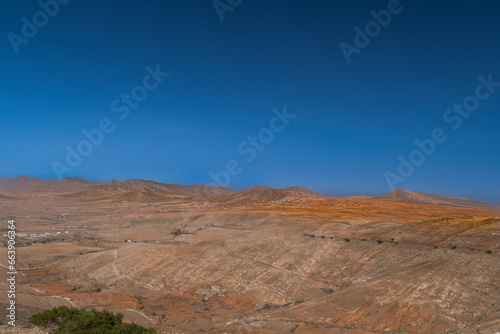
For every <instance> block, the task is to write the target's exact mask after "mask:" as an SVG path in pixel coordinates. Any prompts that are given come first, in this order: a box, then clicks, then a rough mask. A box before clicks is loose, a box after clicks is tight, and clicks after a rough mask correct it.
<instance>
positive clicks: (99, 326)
mask: <svg viewBox="0 0 500 334" xmlns="http://www.w3.org/2000/svg"><path fill="white" fill-rule="evenodd" d="M122 320H123V314H117V315H115V314H113V313H112V312H110V311H107V310H104V311H96V310H90V311H87V310H84V309H77V308H68V307H66V306H60V307H56V308H53V309H51V310H46V311H43V312H40V313H37V314H35V315H33V316H31V317H30V319H29V321H30V322H31V323H32V324H33V325H35V326H39V327H42V328H46V329H49V330H50V331H51V333H53V334H70V333H71V334H97V333H99V334H154V333H156V331H155V330H154V329H146V328H144V327H141V326H139V325H137V324H134V323H132V324H124V323H123V322H122Z"/></svg>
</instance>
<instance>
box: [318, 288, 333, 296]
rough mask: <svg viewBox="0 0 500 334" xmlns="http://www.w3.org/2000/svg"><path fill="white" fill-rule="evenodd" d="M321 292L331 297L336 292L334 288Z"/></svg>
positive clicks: (324, 289) (323, 289)
mask: <svg viewBox="0 0 500 334" xmlns="http://www.w3.org/2000/svg"><path fill="white" fill-rule="evenodd" d="M321 290H322V291H323V292H324V293H326V294H327V295H331V294H332V293H334V292H335V290H333V289H332V288H321Z"/></svg>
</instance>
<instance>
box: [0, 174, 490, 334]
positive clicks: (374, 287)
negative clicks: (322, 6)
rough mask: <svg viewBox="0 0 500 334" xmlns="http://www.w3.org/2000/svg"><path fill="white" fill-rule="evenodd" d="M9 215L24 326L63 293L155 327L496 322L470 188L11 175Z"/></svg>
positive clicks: (451, 327)
mask: <svg viewBox="0 0 500 334" xmlns="http://www.w3.org/2000/svg"><path fill="white" fill-rule="evenodd" d="M0 217H1V218H2V219H1V224H3V226H1V227H2V231H3V232H2V234H1V235H2V240H1V242H2V248H1V251H0V265H1V266H2V267H4V268H2V279H1V281H0V287H1V289H2V291H3V294H2V296H3V297H2V298H0V308H1V309H2V310H3V311H2V319H1V324H3V325H6V323H7V320H8V319H7V318H6V317H5V314H4V313H5V310H6V307H7V302H8V301H7V298H6V294H5V292H6V291H8V289H9V288H8V283H7V281H6V279H5V277H6V276H7V274H6V272H7V268H6V265H7V248H6V246H7V237H6V228H7V224H8V223H7V222H8V220H11V219H14V220H15V221H16V232H17V235H16V269H17V271H18V274H17V286H16V310H17V326H19V327H23V326H24V327H29V324H28V322H27V319H28V318H29V316H30V315H32V314H35V313H37V312H40V311H42V310H45V309H49V308H52V307H56V306H61V305H65V306H69V307H78V308H85V309H98V310H101V309H108V310H111V311H113V312H119V313H123V314H124V315H125V320H126V321H128V322H132V321H133V322H135V323H138V324H140V325H142V326H145V327H151V328H155V329H156V330H157V331H158V333H201V332H205V333H262V334H264V333H296V334H302V333H313V334H315V333H318V334H319V333H346V334H347V333H348V334H365V333H386V334H390V333H393V334H394V333H399V334H403V333H404V334H410V333H412V334H413V333H428V334H435V333H459V334H468V333H471V334H472V333H483V334H493V333H496V332H500V290H499V288H500V256H499V254H500V218H499V217H500V213H499V210H498V208H494V207H489V206H486V205H483V204H481V203H479V202H475V201H472V200H463V199H458V198H451V197H443V196H438V195H433V194H432V195H431V194H425V193H420V192H409V191H405V190H403V189H398V190H396V191H395V192H392V193H390V194H388V195H384V196H379V197H366V196H354V197H327V196H322V195H320V194H317V193H315V192H313V191H311V190H309V189H307V188H304V187H290V188H285V189H272V188H267V187H261V186H256V187H254V188H250V189H244V190H239V191H231V190H229V189H227V188H223V187H211V186H203V185H199V184H196V185H191V186H182V185H173V184H162V183H158V182H153V181H144V180H127V181H123V182H120V181H117V180H112V181H110V182H107V183H90V182H87V181H85V180H82V179H80V178H66V179H63V180H57V181H42V180H38V179H33V178H29V177H18V178H14V179H1V180H0ZM3 328H6V327H3Z"/></svg>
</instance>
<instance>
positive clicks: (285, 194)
mask: <svg viewBox="0 0 500 334" xmlns="http://www.w3.org/2000/svg"><path fill="white" fill-rule="evenodd" d="M234 195H235V197H237V198H240V199H243V198H244V199H246V200H255V201H277V200H281V199H283V198H289V197H304V196H322V195H321V194H318V193H316V192H314V191H312V190H311V189H309V188H306V187H289V188H278V189H276V188H269V187H263V186H255V187H252V188H249V189H241V190H238V191H236V192H235V194H234Z"/></svg>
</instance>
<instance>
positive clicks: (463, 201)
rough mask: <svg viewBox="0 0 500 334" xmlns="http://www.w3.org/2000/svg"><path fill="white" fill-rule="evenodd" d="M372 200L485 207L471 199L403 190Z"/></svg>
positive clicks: (399, 189)
mask: <svg viewBox="0 0 500 334" xmlns="http://www.w3.org/2000/svg"><path fill="white" fill-rule="evenodd" d="M373 198H374V199H382V200H388V201H392V202H403V203H408V204H424V205H446V206H463V207H487V205H486V204H484V203H481V202H479V201H475V200H472V199H467V198H459V197H450V196H442V195H437V194H428V193H424V192H422V191H408V190H405V189H403V188H398V189H396V190H394V191H392V192H390V193H387V194H383V195H379V196H376V197H373Z"/></svg>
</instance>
